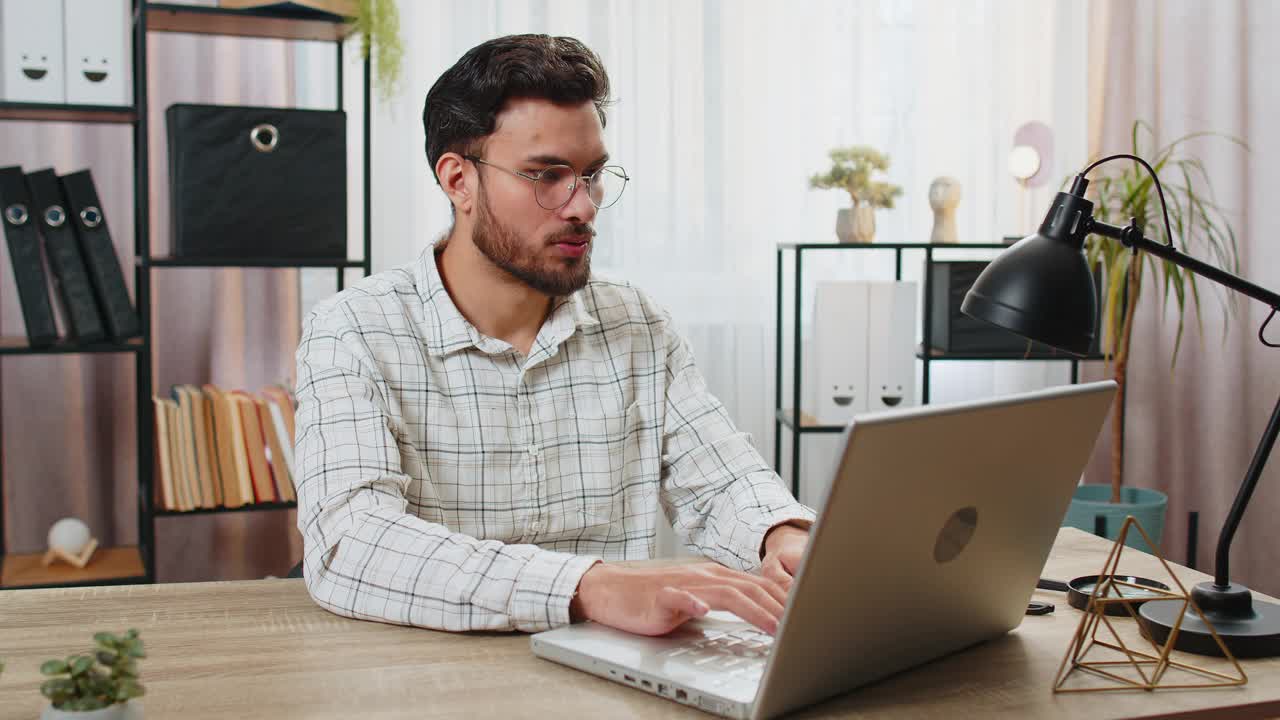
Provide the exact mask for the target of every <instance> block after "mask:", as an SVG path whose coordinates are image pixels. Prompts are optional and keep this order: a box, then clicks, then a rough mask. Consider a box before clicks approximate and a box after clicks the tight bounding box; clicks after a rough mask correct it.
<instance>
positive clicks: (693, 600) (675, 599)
mask: <svg viewBox="0 0 1280 720" xmlns="http://www.w3.org/2000/svg"><path fill="white" fill-rule="evenodd" d="M658 605H659V606H660V607H662V608H663V609H665V610H670V611H673V612H678V613H684V614H685V615H688V616H689V617H702V616H703V615H706V614H707V613H708V612H709V611H710V610H711V606H709V605H707V603H705V602H703V601H702V600H700V599H699V598H698V596H696V595H694V594H693V593H691V592H689V591H688V590H681V589H680V588H674V587H670V586H667V587H664V588H662V589H661V590H659V591H658Z"/></svg>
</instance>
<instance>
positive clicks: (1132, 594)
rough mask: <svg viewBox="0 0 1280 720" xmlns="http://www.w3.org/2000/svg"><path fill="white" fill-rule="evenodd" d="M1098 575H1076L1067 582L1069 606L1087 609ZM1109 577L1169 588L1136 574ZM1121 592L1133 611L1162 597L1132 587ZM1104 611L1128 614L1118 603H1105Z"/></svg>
mask: <svg viewBox="0 0 1280 720" xmlns="http://www.w3.org/2000/svg"><path fill="white" fill-rule="evenodd" d="M1100 577H1102V576H1100V575H1085V576H1084V577H1078V578H1076V579H1075V580H1072V581H1071V582H1069V583H1067V602H1068V603H1070V604H1071V607H1073V608H1075V609H1077V610H1088V609H1089V598H1090V597H1091V596H1092V595H1093V589H1094V588H1095V587H1096V586H1097V584H1098V579H1099V578H1100ZM1111 577H1112V578H1114V579H1116V580H1118V581H1120V582H1127V583H1133V584H1134V585H1142V586H1144V587H1150V588H1156V589H1158V590H1168V589H1169V586H1168V585H1165V584H1164V583H1162V582H1158V581H1156V580H1149V579H1147V578H1144V577H1137V576H1136V575H1112V576H1111ZM1122 592H1123V596H1124V598H1125V599H1127V600H1132V602H1131V603H1130V605H1131V606H1132V607H1133V609H1134V610H1135V611H1136V610H1138V609H1139V608H1140V607H1142V605H1143V604H1144V603H1145V602H1146V601H1148V600H1152V599H1154V598H1157V597H1163V596H1162V595H1157V594H1155V593H1152V594H1150V595H1146V593H1143V592H1142V591H1141V590H1135V589H1133V588H1123V589H1122ZM1112 597H1114V596H1112ZM1105 612H1106V614H1108V615H1128V614H1129V612H1128V611H1127V610H1125V609H1124V606H1123V605H1121V604H1120V603H1114V604H1109V605H1107V606H1106V610H1105Z"/></svg>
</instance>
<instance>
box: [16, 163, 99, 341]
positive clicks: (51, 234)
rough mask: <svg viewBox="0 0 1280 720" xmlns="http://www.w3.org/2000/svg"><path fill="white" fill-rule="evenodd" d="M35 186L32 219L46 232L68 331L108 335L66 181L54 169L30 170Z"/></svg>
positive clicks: (78, 336)
mask: <svg viewBox="0 0 1280 720" xmlns="http://www.w3.org/2000/svg"><path fill="white" fill-rule="evenodd" d="M27 187H28V189H30V190H31V201H32V202H31V205H32V208H33V210H32V212H31V215H32V220H33V221H34V222H35V223H36V224H37V225H38V226H39V228H40V233H41V234H42V235H44V251H45V255H46V256H47V257H48V258H49V269H50V270H52V272H53V280H54V282H53V285H54V288H55V289H56V290H57V293H58V298H59V299H60V300H61V301H62V309H63V311H64V312H63V319H64V320H65V322H64V326H65V327H66V329H67V334H68V335H69V336H70V337H71V338H74V339H75V340H76V341H78V342H82V343H91V342H97V341H99V340H102V339H104V338H105V337H106V336H107V331H106V329H105V328H104V327H103V324H102V316H101V315H99V314H98V304H97V301H95V300H94V299H93V286H92V285H91V284H90V282H89V273H88V271H87V270H86V269H85V266H84V258H83V257H82V256H81V255H80V243H79V241H78V240H76V231H75V230H74V229H72V223H71V219H70V217H71V213H70V211H69V210H67V200H66V198H64V197H63V196H62V184H61V183H59V182H58V176H57V175H56V174H55V173H54V172H53V170H47V169H46V170H37V171H35V172H32V173H27Z"/></svg>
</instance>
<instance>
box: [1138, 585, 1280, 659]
mask: <svg viewBox="0 0 1280 720" xmlns="http://www.w3.org/2000/svg"><path fill="white" fill-rule="evenodd" d="M1191 599H1192V600H1194V601H1195V603H1196V605H1197V606H1199V608H1200V611H1201V612H1203V613H1204V616H1205V617H1206V618H1208V620H1209V622H1211V623H1213V629H1214V630H1216V631H1217V633H1218V637H1220V638H1222V642H1223V644H1224V645H1226V646H1227V649H1228V650H1230V651H1231V654H1232V655H1235V656H1236V657H1237V658H1258V657H1274V656H1277V655H1280V605H1276V604H1275V603H1269V602H1263V601H1261V600H1254V599H1253V593H1251V592H1249V588H1247V587H1245V586H1243V585H1237V584H1235V583H1231V584H1230V585H1227V586H1225V587H1223V586H1220V585H1215V584H1214V583H1212V582H1203V583H1200V584H1199V585H1196V586H1195V588H1193V589H1192V590H1191ZM1138 615H1140V616H1141V618H1142V622H1140V623H1139V626H1140V628H1141V630H1142V634H1143V635H1146V636H1147V637H1149V638H1151V640H1153V641H1154V642H1155V643H1156V644H1157V645H1161V646H1163V645H1164V642H1165V640H1167V639H1168V637H1169V633H1170V632H1172V630H1173V626H1174V625H1175V624H1176V623H1177V622H1178V620H1179V615H1181V620H1182V626H1181V627H1180V628H1179V629H1178V637H1177V638H1176V639H1175V640H1174V643H1173V647H1174V649H1175V650H1182V651H1183V652H1189V653H1195V654H1196V655H1216V656H1218V657H1222V651H1221V650H1220V649H1219V648H1218V643H1216V642H1215V641H1214V639H1213V634H1212V633H1210V631H1209V628H1208V626H1206V625H1205V624H1204V622H1203V621H1201V620H1200V618H1199V616H1197V615H1196V614H1195V612H1194V611H1192V610H1191V609H1190V608H1187V611H1186V612H1181V606H1180V605H1178V604H1177V603H1174V602H1165V601H1155V602H1147V603H1146V604H1144V605H1143V606H1142V607H1141V608H1140V609H1139V610H1138Z"/></svg>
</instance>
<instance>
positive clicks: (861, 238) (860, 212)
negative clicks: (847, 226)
mask: <svg viewBox="0 0 1280 720" xmlns="http://www.w3.org/2000/svg"><path fill="white" fill-rule="evenodd" d="M875 239H876V209H875V208H873V207H871V206H870V205H868V204H867V203H861V204H860V205H858V207H856V208H854V209H853V241H854V242H857V243H869V242H871V241H873V240H875Z"/></svg>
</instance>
